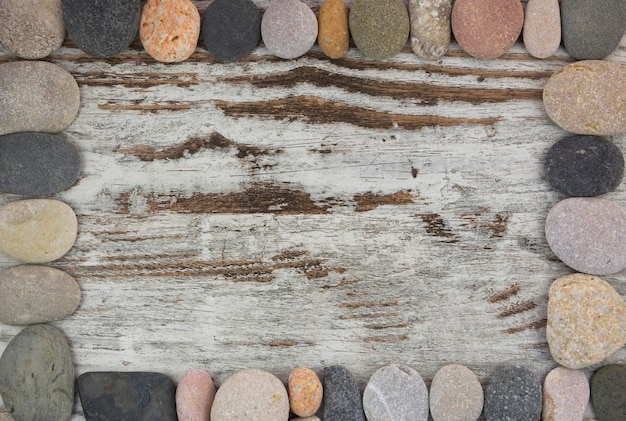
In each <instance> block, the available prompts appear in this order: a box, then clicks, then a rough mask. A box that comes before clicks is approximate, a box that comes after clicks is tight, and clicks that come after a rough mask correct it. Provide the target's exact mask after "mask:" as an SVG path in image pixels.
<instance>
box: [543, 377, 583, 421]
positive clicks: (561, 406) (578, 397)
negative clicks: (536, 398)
mask: <svg viewBox="0 0 626 421" xmlns="http://www.w3.org/2000/svg"><path fill="white" fill-rule="evenodd" d="M588 402H589V382H588V381H587V377H585V373H583V372H582V371H580V370H570V369H568V368H563V367H557V368H555V369H554V370H552V371H551V372H549V373H548V375H547V376H546V379H545V381H544V384H543V420H544V421H582V419H583V417H584V413H585V408H586V407H587V403H588Z"/></svg>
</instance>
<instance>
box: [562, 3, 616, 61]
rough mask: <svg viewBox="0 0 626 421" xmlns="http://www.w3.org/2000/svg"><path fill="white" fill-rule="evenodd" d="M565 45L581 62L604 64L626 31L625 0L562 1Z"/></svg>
mask: <svg viewBox="0 0 626 421" xmlns="http://www.w3.org/2000/svg"><path fill="white" fill-rule="evenodd" d="M561 18H562V20H563V29H562V30H563V45H564V46H565V50H566V51H567V52H568V53H569V54H570V55H571V56H572V57H574V58H576V59H578V60H600V59H603V58H605V57H606V56H608V55H609V54H611V53H612V52H613V51H614V50H615V49H616V48H617V47H618V46H619V44H620V41H621V39H622V36H623V35H624V31H626V3H625V2H624V0H593V1H588V0H561Z"/></svg>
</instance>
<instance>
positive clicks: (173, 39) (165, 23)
mask: <svg viewBox="0 0 626 421" xmlns="http://www.w3.org/2000/svg"><path fill="white" fill-rule="evenodd" d="M199 36H200V13H199V12H198V9H196V6H194V4H193V3H192V2H191V1H189V0H148V1H147V2H146V4H145V5H144V6H143V11H142V12H141V23H140V25H139V38H140V39H141V43H142V44H143V48H145V49H146V52H147V53H148V54H150V56H151V57H152V58H154V59H155V60H157V61H160V62H163V63H180V62H181V61H185V60H187V59H188V58H189V57H190V56H191V55H192V54H193V52H194V50H195V49H196V46H197V45H198V37H199Z"/></svg>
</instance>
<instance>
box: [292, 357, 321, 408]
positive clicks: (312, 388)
mask: <svg viewBox="0 0 626 421" xmlns="http://www.w3.org/2000/svg"><path fill="white" fill-rule="evenodd" d="M287 385H288V391H289V406H290V408H291V412H293V413H294V414H296V415H298V416H300V417H310V416H311V415H313V414H315V413H316V412H317V410H318V409H319V407H320V405H321V404H322V382H320V379H319V378H318V377H317V374H315V372H314V371H313V370H311V369H309V368H306V367H298V368H296V369H294V370H292V372H291V373H290V374H289V379H288V381H287Z"/></svg>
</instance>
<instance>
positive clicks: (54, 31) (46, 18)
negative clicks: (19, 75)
mask: <svg viewBox="0 0 626 421" xmlns="http://www.w3.org/2000/svg"><path fill="white" fill-rule="evenodd" d="M64 38H65V25H64V24H63V8H62V6H61V0H1V1H0V43H2V45H4V46H5V47H6V48H7V50H9V51H10V52H11V53H12V54H14V55H16V56H18V57H21V58H27V59H39V58H44V57H46V56H47V55H48V54H50V53H51V52H53V51H54V50H56V49H57V48H59V47H60V46H61V44H63V39H64Z"/></svg>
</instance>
